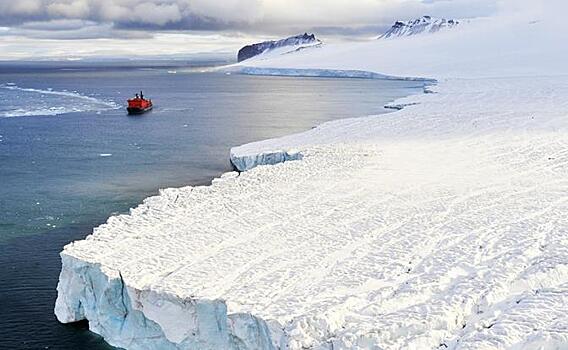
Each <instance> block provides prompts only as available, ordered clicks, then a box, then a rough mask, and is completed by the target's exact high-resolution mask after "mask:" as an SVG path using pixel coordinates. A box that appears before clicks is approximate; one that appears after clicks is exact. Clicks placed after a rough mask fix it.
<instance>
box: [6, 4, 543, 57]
mask: <svg viewBox="0 0 568 350" xmlns="http://www.w3.org/2000/svg"><path fill="white" fill-rule="evenodd" d="M540 1H544V0H534V2H537V3H538V2H540ZM521 2H523V3H524V2H526V1H519V0H517V1H515V0H0V59H26V58H42V57H70V58H74V57H83V56H92V55H99V56H100V55H102V56H112V55H118V56H120V55H128V54H130V53H134V52H141V51H140V50H139V47H140V45H145V44H148V43H151V46H150V47H153V48H155V49H156V50H155V51H156V52H155V53H156V54H157V53H160V54H162V55H170V54H188V53H198V52H231V51H233V50H236V49H237V48H238V47H240V46H241V45H243V44H245V43H248V42H250V41H258V40H264V39H271V38H275V37H281V36H288V35H293V34H298V33H300V32H305V31H308V32H315V33H316V35H319V36H320V37H321V36H323V37H324V39H328V40H337V38H341V37H343V38H345V37H346V36H350V37H353V38H356V39H361V38H367V37H372V36H376V35H377V34H379V33H380V32H381V31H383V30H384V29H385V28H387V27H388V26H390V25H391V24H392V23H393V22H394V21H395V20H398V19H402V20H406V19H411V18H415V17H419V16H422V15H432V16H436V17H446V18H472V17H479V16H491V15H494V14H496V13H498V12H499V11H502V10H503V8H504V7H507V6H514V5H510V4H515V3H521Z"/></svg>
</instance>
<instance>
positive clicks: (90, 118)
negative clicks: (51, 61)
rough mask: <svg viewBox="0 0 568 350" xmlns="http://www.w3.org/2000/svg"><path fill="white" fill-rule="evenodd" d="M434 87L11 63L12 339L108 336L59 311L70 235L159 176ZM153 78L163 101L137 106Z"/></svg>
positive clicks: (6, 160)
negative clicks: (128, 108) (131, 105)
mask: <svg viewBox="0 0 568 350" xmlns="http://www.w3.org/2000/svg"><path fill="white" fill-rule="evenodd" d="M174 72H175V74H174ZM421 88H422V84H421V83H417V82H405V81H381V80H367V79H329V78H286V77H259V76H255V77H252V76H245V75H235V74H232V75H227V74H223V73H200V72H198V70H196V69H188V68H183V67H177V68H176V69H172V68H141V67H138V68H136V67H128V68H124V69H121V68H117V67H113V68H112V69H110V68H109V69H105V68H104V67H97V69H86V68H79V69H73V70H68V69H58V68H57V67H50V68H49V69H43V70H39V71H38V70H29V71H27V70H26V69H25V68H22V67H19V68H18V69H17V70H15V69H1V67H0V101H1V104H0V348H9V349H43V348H46V347H48V348H50V349H78V348H89V349H99V348H100V349H102V348H107V345H105V343H104V341H102V340H101V338H100V337H98V336H96V335H94V334H92V333H90V332H88V330H87V325H86V324H85V323H83V324H77V325H61V324H59V323H58V322H57V321H56V319H55V317H54V316H53V305H54V301H55V297H56V292H55V287H56V285H57V279H58V273H59V269H60V261H59V256H58V253H59V251H61V249H62V247H63V246H64V245H65V244H67V243H68V242H70V241H72V240H77V239H81V238H83V237H85V236H86V235H87V234H89V233H90V232H91V230H92V228H93V227H94V226H96V225H98V224H101V223H103V222H104V221H105V220H106V218H107V217H108V216H110V215H113V214H117V213H124V212H127V211H128V209H129V208H131V207H133V206H136V205H137V203H139V202H140V201H142V200H143V199H144V198H145V197H147V196H150V195H154V194H156V193H157V191H158V189H159V188H165V187H172V186H183V185H206V184H208V183H210V181H211V179H212V178H214V177H217V176H219V175H220V174H222V173H223V172H225V171H229V170H231V165H230V163H229V160H228V159H229V158H228V155H229V149H230V147H231V146H235V145H239V144H243V143H246V142H251V141H255V140H261V139H265V138H270V137H277V136H282V135H285V134H289V133H293V132H298V131H302V130H306V129H309V128H311V127H313V126H315V125H318V124H320V123H322V122H325V121H328V120H333V119H338V118H346V117H354V116H361V115H369V114H379V113H385V112H387V110H385V109H384V108H383V105H384V104H385V103H387V102H389V101H391V100H393V99H395V98H398V97H402V96H406V95H409V94H412V93H417V92H419V91H420V89H421ZM139 90H143V91H144V94H145V95H146V96H147V97H149V98H152V100H153V102H154V105H155V107H154V110H153V111H151V112H149V113H147V114H144V115H141V116H134V117H131V116H127V115H126V112H125V108H124V105H125V101H126V99H127V98H129V97H130V96H132V95H133V94H134V93H135V92H137V91H139Z"/></svg>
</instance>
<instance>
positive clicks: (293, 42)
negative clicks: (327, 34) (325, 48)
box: [237, 33, 321, 62]
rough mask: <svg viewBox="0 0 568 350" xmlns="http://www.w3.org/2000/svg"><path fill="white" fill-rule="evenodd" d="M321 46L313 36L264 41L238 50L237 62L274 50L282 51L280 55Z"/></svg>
mask: <svg viewBox="0 0 568 350" xmlns="http://www.w3.org/2000/svg"><path fill="white" fill-rule="evenodd" d="M318 44H321V41H320V40H319V39H316V36H315V35H314V34H308V33H304V34H300V35H296V36H291V37H289V38H286V39H281V40H271V41H264V42H261V43H256V44H251V45H247V46H245V47H243V48H241V49H240V50H239V53H238V54H237V60H238V61H239V62H241V61H244V60H247V59H249V58H251V57H254V56H258V55H260V54H263V53H267V52H271V51H274V50H276V49H281V48H282V49H284V50H283V51H284V52H282V53H287V52H291V51H295V50H298V49H302V48H304V47H308V46H313V45H318Z"/></svg>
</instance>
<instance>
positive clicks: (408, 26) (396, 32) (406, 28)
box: [379, 16, 459, 39]
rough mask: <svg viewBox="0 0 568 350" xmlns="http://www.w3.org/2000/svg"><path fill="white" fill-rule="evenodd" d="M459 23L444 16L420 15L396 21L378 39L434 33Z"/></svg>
mask: <svg viewBox="0 0 568 350" xmlns="http://www.w3.org/2000/svg"><path fill="white" fill-rule="evenodd" d="M458 24H459V22H458V21H456V20H453V19H449V20H448V19H445V18H432V17H430V16H422V17H420V18H417V19H414V20H410V21H407V22H401V21H397V22H395V23H394V24H393V26H392V27H390V29H389V30H387V31H386V32H385V33H384V34H383V35H381V36H380V37H379V39H387V38H392V37H401V36H410V35H416V34H422V33H435V32H438V31H440V30H442V29H448V28H453V27H455V26H457V25H458Z"/></svg>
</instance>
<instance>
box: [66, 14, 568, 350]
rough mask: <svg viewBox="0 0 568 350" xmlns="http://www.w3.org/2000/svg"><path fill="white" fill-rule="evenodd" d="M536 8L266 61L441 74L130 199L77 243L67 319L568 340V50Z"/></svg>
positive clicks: (223, 340)
mask: <svg viewBox="0 0 568 350" xmlns="http://www.w3.org/2000/svg"><path fill="white" fill-rule="evenodd" d="M519 16H520V15H519ZM533 23H534V21H532V20H530V21H529V20H526V18H524V17H523V18H518V20H516V21H513V20H511V19H510V18H509V19H508V20H501V19H499V20H497V21H494V22H486V23H483V25H475V23H472V24H471V26H470V25H469V24H468V26H467V29H464V30H463V31H461V30H462V28H461V27H458V28H456V29H455V30H452V31H446V33H443V34H442V33H439V34H437V35H432V36H427V37H428V39H424V40H426V41H425V42H426V43H427V44H428V45H426V43H425V42H422V41H421V40H422V39H420V40H419V39H415V38H409V39H408V40H407V39H405V40H374V41H373V43H371V44H365V45H358V46H356V47H358V48H359V49H360V50H359V51H354V50H353V48H354V46H352V45H348V46H349V47H347V48H341V47H340V46H336V47H333V46H331V45H330V46H325V47H322V48H321V49H318V50H313V51H311V52H307V53H306V52H302V51H300V52H298V53H295V54H290V55H285V56H286V57H285V56H279V57H275V58H274V59H267V60H263V61H255V62H253V63H250V62H249V63H247V66H246V67H248V68H249V69H252V70H254V69H255V68H259V69H268V68H270V69H274V71H273V72H276V71H279V72H281V73H282V74H285V73H286V72H293V73H297V72H298V71H299V70H302V69H310V72H311V73H314V74H315V73H316V72H318V70H316V69H320V72H325V73H326V74H327V73H329V72H331V71H333V70H337V69H342V68H343V69H344V70H347V71H350V70H361V71H365V70H367V71H370V72H373V74H384V75H389V76H392V75H396V76H420V75H419V74H420V72H419V71H420V69H423V74H422V76H426V77H437V78H440V79H439V81H438V84H437V85H436V86H433V87H430V88H429V90H428V91H429V92H436V93H428V94H421V95H417V96H411V97H407V98H404V99H401V100H399V101H396V105H400V106H406V107H405V108H403V109H402V110H400V111H396V112H394V113H390V114H387V115H380V116H367V117H363V118H351V119H345V120H339V121H333V122H329V123H325V124H323V125H321V126H319V127H317V128H314V129H311V130H309V131H306V132H304V133H300V134H296V135H289V136H285V137H282V138H278V139H274V140H266V141H261V142H257V143H252V144H248V145H243V146H240V147H236V148H233V149H232V150H231V160H232V162H233V163H234V164H235V166H236V167H237V168H238V169H240V170H246V171H244V172H241V173H237V172H230V173H227V174H224V175H223V176H222V177H221V178H219V179H215V180H214V181H213V183H212V185H211V186H199V187H184V188H177V189H174V188H172V189H166V190H163V191H161V193H160V195H159V196H155V197H151V198H148V199H146V200H145V201H144V202H143V203H142V204H141V205H140V206H138V207H137V208H135V209H132V210H131V213H130V214H129V215H120V216H115V217H111V218H110V219H109V220H108V222H107V223H106V224H104V225H101V226H100V227H98V228H96V229H95V230H94V232H93V234H92V235H90V236H88V237H87V238H86V239H85V240H82V241H77V242H74V243H71V244H69V245H67V246H66V247H65V249H64V250H63V252H62V253H61V257H62V262H63V267H62V271H61V276H60V281H59V285H58V287H57V290H58V298H57V302H56V306H55V313H56V315H57V318H58V319H59V320H60V321H61V322H74V321H79V320H84V319H87V320H88V321H89V327H90V329H91V330H92V331H94V332H96V333H98V334H100V335H102V336H103V337H104V338H105V340H106V341H108V342H109V343H110V344H112V345H115V346H119V347H123V348H127V349H230V350H237V349H238V350H257V349H258V350H264V349H274V350H285V349H291V350H300V349H313V350H332V349H333V350H337V349H357V350H363V349H373V350H375V349H488V350H489V349H566V348H568V216H567V215H566V213H568V79H567V76H568V69H567V68H566V64H565V62H566V61H567V59H568V55H567V52H566V51H568V50H567V49H566V47H565V45H558V44H554V43H559V42H560V41H554V40H549V39H551V38H550V36H554V35H556V34H558V33H557V32H554V31H551V30H550V26H556V25H557V24H558V23H561V21H560V22H558V23H557V22H554V21H540V22H538V24H533ZM497 26H503V28H502V29H503V30H501V31H494V29H495V27H497ZM465 27H466V26H463V28H465ZM523 28H524V29H523ZM558 28H564V27H558ZM513 29H514V31H513ZM484 30H491V31H492V32H495V33H500V34H498V35H495V36H493V37H491V38H490V37H488V36H487V35H486V32H484ZM460 31H461V32H460ZM511 31H513V32H514V33H513V34H508V33H509V32H511ZM458 32H459V33H458ZM456 33H457V34H456ZM554 33H556V34H554ZM545 37H546V38H547V40H543V39H542V38H545ZM558 37H559V38H560V37H562V35H560V34H558ZM476 39H477V40H478V41H475V40H476ZM505 39H506V40H505ZM509 39H511V40H509ZM468 40H469V45H473V46H476V47H477V50H479V51H480V52H479V54H478V55H476V56H472V55H471V53H472V51H471V50H467V49H465V48H464V49H463V50H462V49H461V48H462V46H461V45H463V43H464V41H468ZM529 44H531V45H529ZM416 45H418V47H419V48H420V49H419V50H416ZM495 47H500V48H501V50H502V51H500V52H499V53H498V52H496V51H492V50H491V49H492V48H495ZM442 48H444V49H442ZM393 52H399V53H404V52H416V55H415V56H414V57H411V58H409V57H408V56H401V57H398V58H396V59H395V58H389V56H388V55H389V54H392V53H393ZM448 52H451V53H452V54H451V55H447V53H448ZM507 52H511V53H514V54H512V55H509V54H507ZM445 55H447V56H445ZM361 57H365V58H368V57H378V58H380V59H376V60H370V59H369V60H367V59H366V60H364V61H361V60H360V58H361ZM444 57H446V58H445V61H440V59H443V58H444ZM542 60H546V64H542ZM232 68H233V69H234V67H232ZM278 69H280V70H278ZM463 77H467V79H466V78H463ZM393 106H394V104H393ZM266 164H272V165H266Z"/></svg>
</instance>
